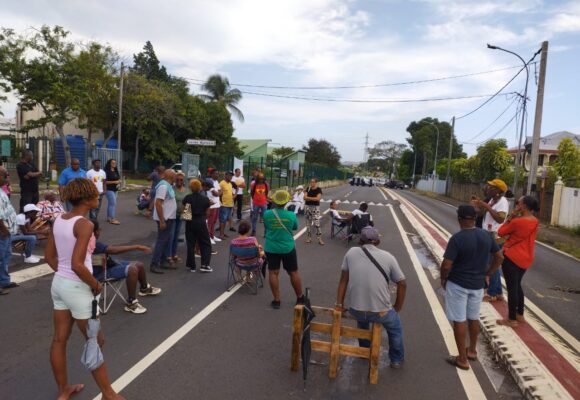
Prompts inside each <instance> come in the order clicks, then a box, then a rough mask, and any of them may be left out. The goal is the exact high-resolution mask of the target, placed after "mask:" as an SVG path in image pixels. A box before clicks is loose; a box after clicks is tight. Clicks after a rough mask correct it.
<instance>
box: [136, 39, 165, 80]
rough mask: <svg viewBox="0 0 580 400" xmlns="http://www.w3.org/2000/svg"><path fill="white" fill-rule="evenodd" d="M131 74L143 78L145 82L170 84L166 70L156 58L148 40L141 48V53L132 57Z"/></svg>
mask: <svg viewBox="0 0 580 400" xmlns="http://www.w3.org/2000/svg"><path fill="white" fill-rule="evenodd" d="M131 69H132V71H133V72H135V73H137V74H139V75H141V76H143V77H144V78H145V79H147V80H152V81H159V82H166V83H168V82H170V77H169V74H168V73H167V70H166V69H165V67H164V66H163V65H161V63H160V62H159V59H158V58H157V55H156V54H155V50H154V49H153V45H152V44H151V42H150V41H149V40H148V41H147V42H145V46H143V51H142V52H141V53H137V54H134V55H133V67H132V68H131Z"/></svg>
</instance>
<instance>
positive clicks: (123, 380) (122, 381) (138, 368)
mask: <svg viewBox="0 0 580 400" xmlns="http://www.w3.org/2000/svg"><path fill="white" fill-rule="evenodd" d="M329 211H330V208H329V209H327V210H326V211H324V212H323V213H322V215H324V214H327V213H328V212H329ZM305 232H306V227H304V228H302V229H301V230H300V231H298V232H297V233H296V234H295V235H294V240H297V239H298V238H300V236H302V235H303V234H304V233H305ZM240 287H241V286H240V285H239V284H238V285H236V286H234V287H233V288H232V289H231V290H230V291H229V292H228V291H226V292H223V293H222V294H221V295H219V296H218V297H217V298H216V299H215V300H213V301H212V302H211V303H210V304H208V305H207V306H205V308H204V309H203V310H201V311H200V312H199V313H197V314H196V315H194V316H193V317H192V318H191V319H190V320H189V321H187V322H186V323H185V324H184V325H183V326H181V327H180V328H179V329H178V330H176V331H175V332H174V333H173V334H171V335H170V336H169V337H168V338H167V339H165V340H164V341H163V342H161V343H160V344H159V345H158V346H157V347H155V348H154V349H153V350H152V351H151V352H149V353H148V354H147V355H146V356H145V357H143V358H142V359H141V360H140V361H138V362H137V363H136V364H135V365H133V366H132V367H131V368H129V370H127V372H125V373H124V374H123V375H121V376H120V377H119V378H117V380H115V382H113V389H115V391H116V392H120V391H122V390H123V389H124V388H126V387H127V386H128V385H129V384H130V383H131V382H133V381H134V380H135V379H136V378H137V377H138V376H139V375H141V374H142V373H143V372H144V371H145V370H146V369H147V368H149V367H150V366H151V365H153V364H154V363H155V362H156V361H157V360H159V358H161V356H163V354H165V353H166V352H167V351H168V350H169V349H171V348H172V347H173V346H174V345H175V344H177V342H179V341H180V340H181V339H183V338H184V337H185V335H187V334H188V333H189V332H191V331H192V330H193V329H194V328H195V327H196V326H197V325H199V324H200V323H201V322H202V321H203V320H204V319H205V318H207V317H208V316H209V315H210V314H211V313H212V312H214V311H215V310H216V309H217V308H218V307H219V306H220V305H222V304H223V303H224V302H225V301H226V300H227V299H229V298H230V297H231V296H232V295H233V294H234V293H235V292H236V291H237V290H238V289H239V288H240ZM100 398H101V394H100V393H99V394H98V395H97V396H95V397H94V398H93V400H99V399H100Z"/></svg>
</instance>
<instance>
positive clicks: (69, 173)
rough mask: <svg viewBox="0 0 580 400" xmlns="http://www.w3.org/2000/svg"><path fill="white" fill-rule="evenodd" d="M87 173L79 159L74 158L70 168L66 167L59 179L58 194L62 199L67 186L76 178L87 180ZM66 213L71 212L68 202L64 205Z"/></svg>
mask: <svg viewBox="0 0 580 400" xmlns="http://www.w3.org/2000/svg"><path fill="white" fill-rule="evenodd" d="M86 177H87V173H86V172H85V170H84V169H82V168H81V162H80V161H79V159H78V158H73V159H72V160H71V163H70V167H66V168H65V169H63V170H62V172H61V173H60V178H58V192H59V194H60V198H61V199H62V191H63V189H64V187H65V186H66V185H68V184H69V183H70V181H72V180H73V179H76V178H86ZM64 206H65V209H66V211H70V210H71V208H72V207H71V205H70V204H69V202H68V201H67V202H66V204H65V205H64Z"/></svg>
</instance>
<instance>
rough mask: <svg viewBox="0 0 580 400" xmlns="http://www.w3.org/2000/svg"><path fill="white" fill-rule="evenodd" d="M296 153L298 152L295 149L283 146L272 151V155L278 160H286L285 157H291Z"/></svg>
mask: <svg viewBox="0 0 580 400" xmlns="http://www.w3.org/2000/svg"><path fill="white" fill-rule="evenodd" d="M295 151H296V150H294V148H293V147H287V146H282V147H277V148H275V149H274V150H272V154H273V155H274V156H275V157H277V158H284V157H286V156H289V155H290V154H292V153H294V152H295Z"/></svg>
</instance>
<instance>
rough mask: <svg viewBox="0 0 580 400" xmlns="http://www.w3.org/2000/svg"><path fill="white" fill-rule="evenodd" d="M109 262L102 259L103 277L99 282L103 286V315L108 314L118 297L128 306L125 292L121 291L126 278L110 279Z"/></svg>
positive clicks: (101, 310) (101, 308) (106, 258)
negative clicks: (108, 273) (108, 272)
mask: <svg viewBox="0 0 580 400" xmlns="http://www.w3.org/2000/svg"><path fill="white" fill-rule="evenodd" d="M107 260H108V257H101V268H103V277H102V279H101V280H100V281H99V282H100V283H101V284H102V285H103V291H102V292H101V299H102V300H103V307H99V309H100V312H101V313H102V314H106V313H107V312H108V311H109V309H110V308H111V306H112V305H113V302H114V301H115V299H116V298H117V297H118V298H119V299H121V300H123V303H124V304H127V299H126V298H125V296H124V295H123V292H122V291H121V290H122V288H123V286H124V283H125V278H122V279H114V278H109V277H108V276H107Z"/></svg>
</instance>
